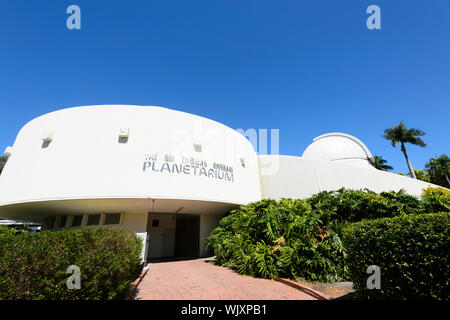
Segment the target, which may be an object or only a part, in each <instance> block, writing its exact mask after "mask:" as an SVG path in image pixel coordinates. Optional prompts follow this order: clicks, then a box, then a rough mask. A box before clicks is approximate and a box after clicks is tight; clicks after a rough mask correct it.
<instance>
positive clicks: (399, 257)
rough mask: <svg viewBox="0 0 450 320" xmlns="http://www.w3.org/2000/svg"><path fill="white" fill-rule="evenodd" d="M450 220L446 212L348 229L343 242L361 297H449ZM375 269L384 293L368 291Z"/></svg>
mask: <svg viewBox="0 0 450 320" xmlns="http://www.w3.org/2000/svg"><path fill="white" fill-rule="evenodd" d="M449 218H450V214H449V213H448V212H446V213H435V214H422V215H409V216H403V217H395V218H384V219H378V220H372V221H363V222H359V223H355V224H351V225H348V226H347V227H346V228H345V229H344V237H343V241H344V245H345V247H346V251H347V257H346V264H347V266H348V269H349V275H350V279H351V281H353V283H354V286H355V289H356V290H357V297H360V298H375V299H377V298H379V299H448V298H449V278H450V272H449V265H450V261H449V240H450V239H449V236H450V227H449ZM369 265H377V266H379V267H380V274H381V289H380V290H377V289H372V290H369V289H368V288H367V284H366V283H367V278H368V277H369V274H367V273H366V271H367V267H368V266H369Z"/></svg>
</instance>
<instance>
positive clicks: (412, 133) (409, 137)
mask: <svg viewBox="0 0 450 320" xmlns="http://www.w3.org/2000/svg"><path fill="white" fill-rule="evenodd" d="M423 135H425V132H423V131H422V130H419V129H408V127H407V126H405V125H404V123H403V121H401V122H400V123H399V124H398V125H397V126H393V127H392V128H389V129H386V130H384V135H382V137H383V138H385V139H386V140H390V141H391V144H392V146H393V147H394V148H395V147H396V146H397V143H399V142H400V144H401V150H402V152H403V154H404V155H405V159H406V164H407V165H408V168H409V173H410V174H411V177H412V178H413V179H417V177H416V174H415V173H414V169H413V166H412V165H411V162H410V161H409V158H408V154H407V153H406V148H405V143H411V144H414V145H416V146H420V147H425V146H426V144H425V142H424V141H423V140H422V139H421V138H419V137H420V136H423Z"/></svg>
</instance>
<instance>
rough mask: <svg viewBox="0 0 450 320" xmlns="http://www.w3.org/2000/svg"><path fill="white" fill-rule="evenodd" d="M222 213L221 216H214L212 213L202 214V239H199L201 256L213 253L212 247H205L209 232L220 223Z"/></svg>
mask: <svg viewBox="0 0 450 320" xmlns="http://www.w3.org/2000/svg"><path fill="white" fill-rule="evenodd" d="M222 217H223V216H222V215H220V216H212V215H205V214H202V215H200V241H199V246H200V247H199V253H200V256H202V257H205V256H207V255H208V254H210V253H211V248H209V250H206V249H205V245H206V238H207V237H208V236H209V234H210V233H211V232H212V231H213V230H214V229H215V228H216V227H217V226H218V225H219V221H220V219H222Z"/></svg>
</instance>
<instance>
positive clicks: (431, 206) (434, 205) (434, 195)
mask: <svg viewBox="0 0 450 320" xmlns="http://www.w3.org/2000/svg"><path fill="white" fill-rule="evenodd" d="M422 207H423V210H424V211H425V212H449V211H450V190H448V189H444V188H427V189H425V190H424V191H423V193H422Z"/></svg>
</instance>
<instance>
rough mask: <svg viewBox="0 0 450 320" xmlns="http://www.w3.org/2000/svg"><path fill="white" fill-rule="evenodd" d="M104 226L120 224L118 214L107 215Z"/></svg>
mask: <svg viewBox="0 0 450 320" xmlns="http://www.w3.org/2000/svg"><path fill="white" fill-rule="evenodd" d="M105 224H120V213H107V214H106V219H105Z"/></svg>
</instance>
